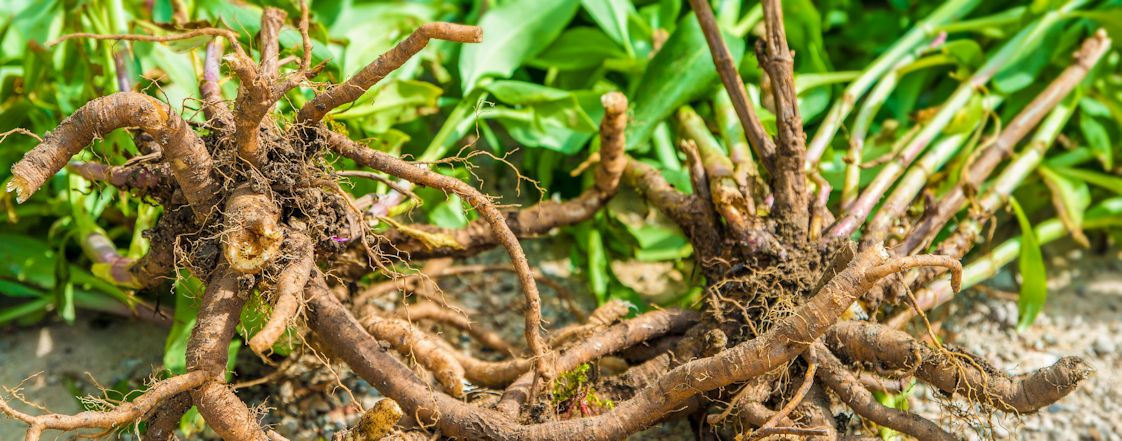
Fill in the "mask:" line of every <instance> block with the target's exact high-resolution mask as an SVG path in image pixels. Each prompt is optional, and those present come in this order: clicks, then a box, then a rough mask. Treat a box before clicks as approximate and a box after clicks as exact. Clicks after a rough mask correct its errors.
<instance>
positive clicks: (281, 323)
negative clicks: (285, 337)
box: [249, 231, 315, 356]
mask: <svg viewBox="0 0 1122 441" xmlns="http://www.w3.org/2000/svg"><path fill="white" fill-rule="evenodd" d="M289 240H290V241H291V245H290V247H291V250H292V253H293V255H294V256H295V258H294V259H293V260H292V263H289V264H288V266H287V267H285V269H284V271H282V272H281V274H280V275H279V276H277V283H276V287H275V288H274V290H273V291H274V292H275V293H276V295H275V297H276V299H275V301H274V302H273V311H272V313H271V314H270V315H269V320H268V321H267V322H265V326H263V327H262V328H261V330H260V331H257V334H254V336H253V338H251V339H249V347H250V349H252V350H253V352H255V353H257V354H258V355H262V356H263V355H265V353H266V352H267V351H269V350H270V349H272V348H273V344H274V343H276V342H277V339H279V338H280V336H281V335H282V334H284V331H285V330H286V329H288V324H289V322H290V321H291V320H292V319H293V317H296V312H297V310H298V309H299V308H300V304H301V297H303V294H304V285H307V284H308V277H310V276H311V272H312V266H314V265H315V261H314V260H313V258H314V256H313V254H312V253H313V252H314V250H313V249H312V240H311V239H308V236H307V235H306V234H304V233H300V232H295V231H293V232H290V234H289Z"/></svg>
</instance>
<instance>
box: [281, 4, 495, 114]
mask: <svg viewBox="0 0 1122 441" xmlns="http://www.w3.org/2000/svg"><path fill="white" fill-rule="evenodd" d="M434 38H435V39H437V40H448V41H457V42H460V43H479V42H480V41H483V29H480V28H478V27H475V26H465V25H461V24H455V23H425V24H423V25H421V27H419V28H417V30H415V31H413V33H412V34H409V36H408V37H406V38H405V40H403V41H402V42H401V43H398V44H397V45H396V46H394V47H393V49H390V51H389V52H386V53H384V54H382V55H381V56H379V57H378V59H377V60H374V62H372V63H370V64H368V65H367V66H366V67H364V68H362V70H361V71H359V72H358V73H356V74H355V76H353V77H351V79H349V80H347V81H346V82H345V83H343V84H340V85H338V86H335V87H332V88H330V89H328V90H327V91H326V92H323V93H321V94H319V95H316V97H315V98H314V99H312V100H311V101H309V102H308V104H306V105H304V107H303V108H301V109H300V113H299V114H298V115H297V116H296V122H297V123H298V124H307V125H313V124H315V123H317V122H319V121H320V120H322V119H323V117H324V115H327V112H330V111H331V110H332V109H334V108H336V107H339V106H341V105H343V104H346V103H349V102H352V101H354V100H357V99H358V98H359V97H360V96H362V94H363V93H365V92H366V90H367V89H369V88H370V86H373V85H374V84H376V83H377V82H379V81H381V80H382V78H385V77H386V75H389V74H390V72H393V71H394V70H397V68H399V67H401V65H402V64H405V62H406V61H409V59H410V58H412V57H413V55H416V54H417V52H420V51H421V49H424V48H425V45H427V44H428V42H429V40H431V39H434Z"/></svg>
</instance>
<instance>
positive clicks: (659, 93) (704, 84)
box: [627, 13, 744, 150]
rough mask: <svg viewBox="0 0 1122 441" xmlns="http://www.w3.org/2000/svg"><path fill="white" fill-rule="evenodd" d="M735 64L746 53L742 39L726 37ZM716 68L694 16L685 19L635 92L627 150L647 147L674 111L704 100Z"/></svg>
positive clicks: (651, 64)
mask: <svg viewBox="0 0 1122 441" xmlns="http://www.w3.org/2000/svg"><path fill="white" fill-rule="evenodd" d="M725 39H726V41H727V42H728V46H729V51H730V52H732V55H733V60H734V62H737V63H738V62H739V60H740V56H741V54H743V52H744V42H743V40H741V39H738V38H733V37H731V36H728V35H727V34H726V35H725ZM717 79H718V77H717V68H716V67H714V65H713V58H712V57H711V56H710V54H709V46H708V45H706V43H705V35H704V34H702V32H701V25H699V24H698V23H697V18H696V17H695V16H694V15H693V13H690V14H687V15H686V16H685V17H682V21H681V22H680V23H679V24H678V27H677V29H675V30H674V33H673V34H671V35H670V38H669V39H668V40H667V41H666V44H665V45H664V46H663V47H662V50H660V51H658V53H657V54H655V56H654V58H653V59H651V61H650V63H649V64H648V67H647V71H646V72H644V73H643V77H642V78H641V79H640V80H639V85H638V86H637V87H636V88H635V92H634V94H633V96H634V99H633V101H634V105H633V106H632V108H633V109H635V111H634V112H635V113H634V115H635V116H634V117H633V118H632V121H631V124H629V125H628V133H627V148H628V150H632V149H635V148H636V147H637V146H639V145H641V144H645V143H646V142H647V140H648V139H649V138H650V136H651V132H653V131H654V128H655V126H656V125H658V123H659V122H661V121H662V120H664V119H666V117H668V116H670V114H671V113H672V112H674V109H677V108H678V107H680V106H682V105H683V104H686V103H688V102H690V101H691V100H693V99H695V98H697V97H699V96H701V94H704V93H705V92H706V91H708V90H709V89H710V88H712V87H714V85H715V84H716V83H717Z"/></svg>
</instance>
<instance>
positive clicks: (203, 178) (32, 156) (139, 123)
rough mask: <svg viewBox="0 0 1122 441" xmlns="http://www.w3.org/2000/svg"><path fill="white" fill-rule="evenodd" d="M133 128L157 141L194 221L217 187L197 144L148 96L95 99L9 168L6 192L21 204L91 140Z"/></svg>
mask: <svg viewBox="0 0 1122 441" xmlns="http://www.w3.org/2000/svg"><path fill="white" fill-rule="evenodd" d="M122 127H139V128H140V129H142V130H144V131H145V132H147V133H149V134H151V135H152V136H153V137H154V138H155V139H157V140H159V142H160V145H161V149H162V151H163V154H164V159H165V160H166V161H167V162H168V164H170V165H171V173H172V174H173V175H174V176H175V179H176V181H177V182H179V186H180V188H182V190H183V195H184V196H186V198H187V201H188V202H190V204H191V208H192V209H193V210H194V211H195V216H196V217H197V218H199V219H203V218H206V217H207V216H209V215H210V213H211V210H212V209H213V208H214V206H215V204H217V203H218V199H217V196H218V194H219V192H218V184H217V182H216V181H215V180H214V179H213V178H212V177H211V175H210V172H211V170H213V169H214V165H213V163H212V161H211V158H210V154H209V153H207V150H206V146H205V145H203V141H202V139H201V138H199V137H198V135H196V134H195V133H194V132H192V131H191V128H190V127H189V126H188V125H187V123H186V122H185V121H183V119H182V118H180V117H179V116H178V115H176V113H175V112H174V111H173V110H172V109H171V107H170V106H168V105H167V104H164V103H161V102H159V101H157V100H156V99H155V98H152V97H150V96H148V95H144V94H140V93H136V92H121V93H117V94H113V95H109V96H106V97H102V98H98V99H95V100H93V101H90V102H89V103H86V105H84V106H82V108H80V109H78V111H76V112H74V114H73V115H71V116H70V117H68V118H66V119H65V120H64V121H63V122H62V123H61V124H59V126H58V128H57V129H55V130H54V131H53V132H51V133H49V134H47V136H46V137H44V138H43V142H42V143H41V144H39V145H38V146H36V147H35V148H34V149H32V150H31V151H29V152H27V154H25V155H24V157H23V159H21V160H20V161H19V162H17V163H15V165H13V166H12V180H11V182H9V183H8V189H7V190H8V191H9V192H12V191H14V192H16V200H17V201H19V202H23V201H26V200H27V198H29V197H31V195H32V194H34V193H35V192H36V191H38V190H39V188H40V187H42V186H43V184H44V183H45V182H47V179H48V178H50V177H51V176H52V175H54V174H55V173H56V172H58V171H59V170H61V169H62V168H63V167H65V166H66V163H67V161H69V160H70V157H72V156H74V155H75V154H77V153H78V152H79V151H81V150H82V149H83V148H85V147H86V146H87V145H89V144H90V142H92V141H93V140H94V139H95V138H100V137H102V136H105V135H106V134H108V133H109V132H111V131H113V130H114V129H119V128H122Z"/></svg>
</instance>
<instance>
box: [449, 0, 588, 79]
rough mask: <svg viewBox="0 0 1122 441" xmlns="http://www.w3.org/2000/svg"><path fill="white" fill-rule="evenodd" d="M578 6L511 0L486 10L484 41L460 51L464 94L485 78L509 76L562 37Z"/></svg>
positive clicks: (568, 0)
mask: <svg viewBox="0 0 1122 441" xmlns="http://www.w3.org/2000/svg"><path fill="white" fill-rule="evenodd" d="M579 6H580V1H579V0H553V1H548V2H541V1H538V0H513V1H509V2H505V3H502V4H500V5H499V6H497V7H495V8H493V9H491V10H489V11H487V14H486V15H484V16H483V20H481V21H480V22H479V26H480V27H481V28H483V42H482V43H480V44H469V45H466V46H464V48H463V50H462V51H461V52H460V79H461V81H462V82H463V89H464V93H465V94H466V93H469V92H471V90H472V89H474V88H475V87H476V86H477V85H478V84H479V81H480V80H481V79H483V78H484V77H488V76H494V77H500V78H506V77H509V76H510V74H512V73H514V70H515V69H517V68H518V66H520V65H522V63H523V62H524V61H525V60H527V59H529V58H530V57H533V56H535V55H537V54H538V52H541V51H542V50H543V49H545V48H546V47H547V46H549V44H550V43H552V42H553V40H554V39H555V38H557V36H558V35H559V34H561V30H563V29H565V25H567V24H568V23H569V20H572V18H573V16H574V15H576V13H577V8H578V7H579Z"/></svg>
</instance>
